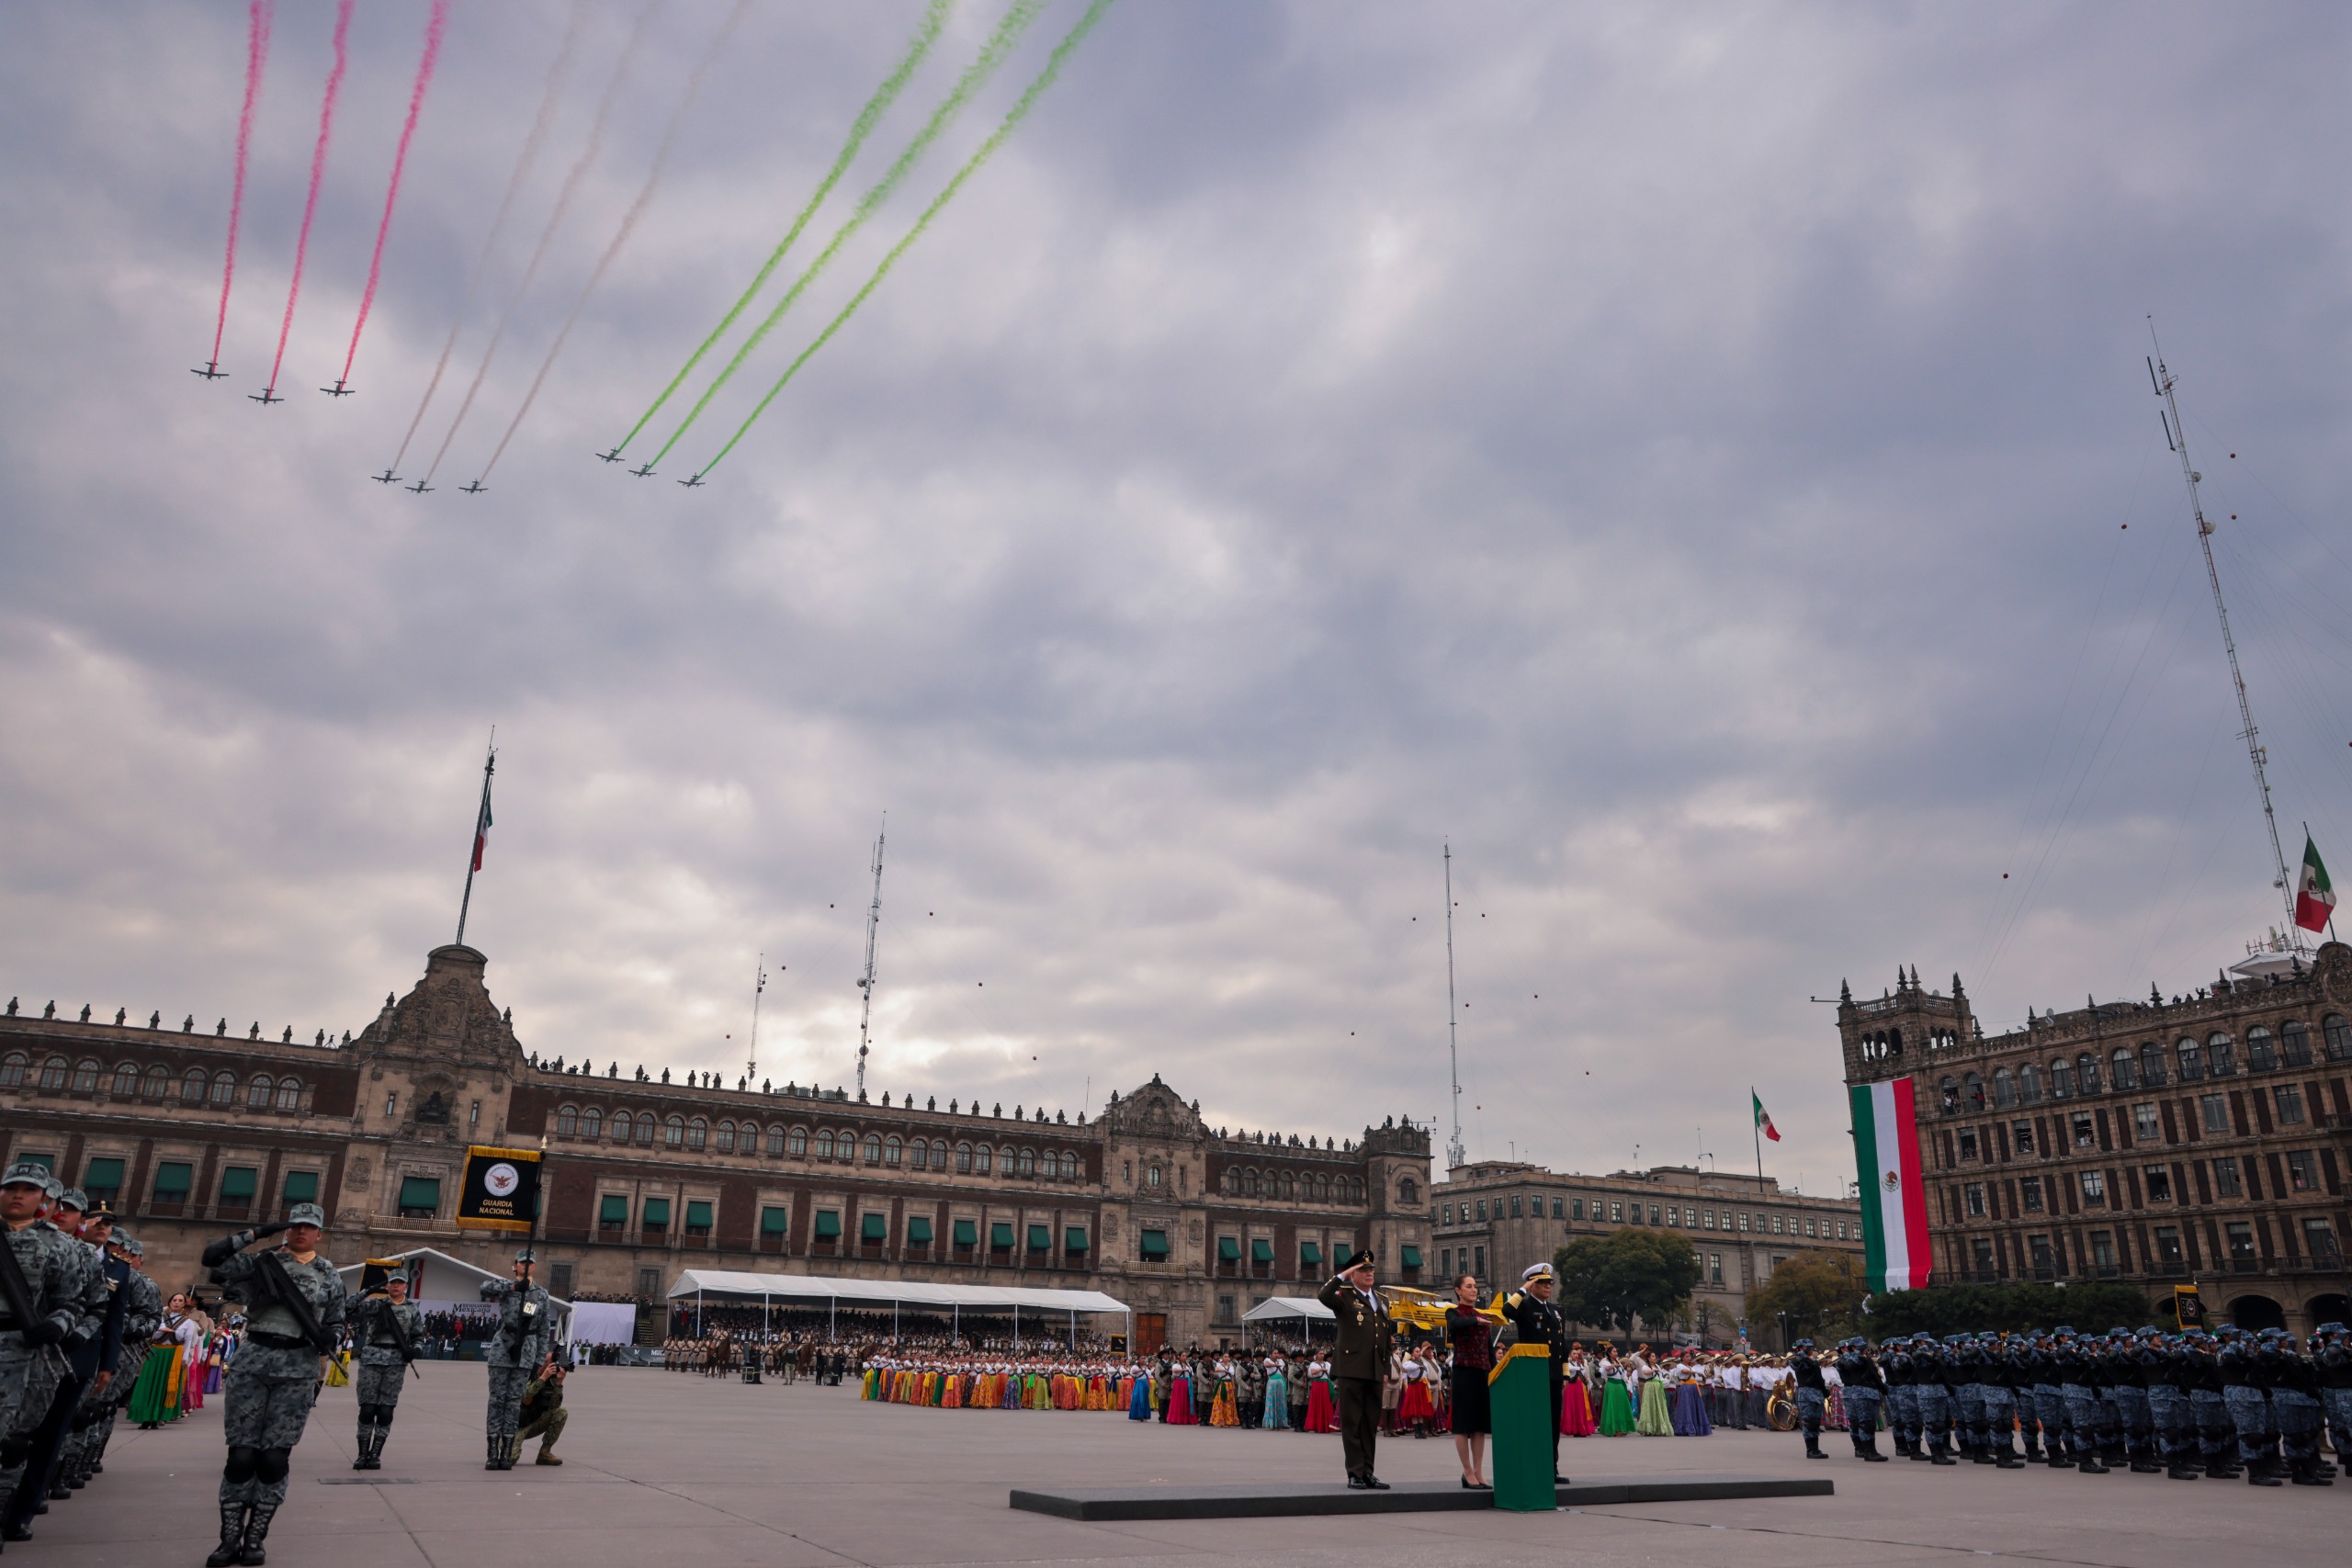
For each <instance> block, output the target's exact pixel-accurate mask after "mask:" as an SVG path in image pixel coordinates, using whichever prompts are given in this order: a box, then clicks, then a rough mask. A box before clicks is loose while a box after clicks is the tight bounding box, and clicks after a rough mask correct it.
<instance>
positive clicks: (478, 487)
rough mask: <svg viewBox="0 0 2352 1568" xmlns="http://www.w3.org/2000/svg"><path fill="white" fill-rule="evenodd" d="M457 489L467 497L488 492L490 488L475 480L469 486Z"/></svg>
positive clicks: (460, 486)
mask: <svg viewBox="0 0 2352 1568" xmlns="http://www.w3.org/2000/svg"><path fill="white" fill-rule="evenodd" d="M489 488H490V487H489V486H488V485H486V484H484V483H482V482H481V480H480V479H476V480H475V481H474V482H473V483H471V484H469V485H459V486H458V489H459V490H461V491H465V492H466V493H467V494H468V495H480V494H481V492H482V491H486V490H488V489H489Z"/></svg>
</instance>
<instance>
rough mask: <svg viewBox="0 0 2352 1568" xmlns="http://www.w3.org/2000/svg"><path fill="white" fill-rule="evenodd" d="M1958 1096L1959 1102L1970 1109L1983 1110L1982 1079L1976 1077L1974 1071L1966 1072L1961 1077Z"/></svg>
mask: <svg viewBox="0 0 2352 1568" xmlns="http://www.w3.org/2000/svg"><path fill="white" fill-rule="evenodd" d="M1960 1098H1961V1103H1962V1104H1963V1105H1965V1106H1967V1107H1968V1109H1970V1110H1971V1111H1982V1110H1984V1109H1985V1080H1984V1079H1983V1078H1981V1077H1977V1076H1976V1075H1975V1074H1974V1073H1970V1074H1968V1075H1967V1076H1966V1077H1963V1078H1962V1079H1961V1084H1960Z"/></svg>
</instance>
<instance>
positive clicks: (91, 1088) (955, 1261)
mask: <svg viewBox="0 0 2352 1568" xmlns="http://www.w3.org/2000/svg"><path fill="white" fill-rule="evenodd" d="M487 963H488V961H487V960H486V959H485V958H484V957H483V955H482V954H481V953H479V952H476V951H475V950H474V949H472V948H469V947H458V946H449V947H442V948H437V949H435V951H434V952H433V953H431V954H430V955H428V957H427V958H426V961H425V970H424V978H423V979H422V980H420V981H419V982H418V983H417V985H416V986H415V987H413V989H411V990H410V991H409V992H408V994H407V995H405V996H403V997H399V998H394V997H391V996H387V997H386V998H385V999H384V1007H383V1010H382V1011H381V1012H380V1013H379V1014H378V1015H377V1017H376V1018H375V1020H374V1021H372V1022H370V1023H369V1024H368V1026H367V1027H366V1028H365V1029H363V1030H361V1031H360V1032H358V1034H357V1036H356V1038H355V1037H353V1036H351V1035H348V1034H346V1035H345V1036H344V1037H343V1038H342V1039H340V1040H331V1039H329V1038H328V1037H327V1036H326V1035H325V1034H324V1033H320V1034H319V1035H317V1036H316V1037H315V1038H314V1039H312V1040H311V1042H310V1043H302V1042H300V1041H297V1040H295V1039H294V1038H293V1032H292V1031H291V1030H290V1029H289V1030H287V1031H285V1032H283V1034H282V1035H281V1036H280V1037H279V1038H277V1039H275V1040H270V1039H265V1038H263V1037H262V1031H261V1029H260V1026H259V1025H258V1024H255V1025H253V1026H251V1027H249V1028H248V1029H246V1030H245V1031H243V1033H242V1036H240V1035H236V1034H232V1033H231V1032H230V1026H229V1023H228V1021H227V1020H225V1019H223V1020H221V1021H219V1022H218V1023H216V1024H215V1025H213V1026H212V1027H210V1028H209V1029H205V1028H203V1027H202V1026H200V1025H198V1023H197V1021H196V1020H195V1019H194V1018H192V1017H190V1018H187V1019H184V1020H182V1021H180V1022H179V1023H178V1024H177V1025H176V1026H175V1025H173V1024H170V1023H168V1022H166V1021H164V1019H163V1017H162V1016H161V1015H160V1014H151V1015H150V1016H149V1018H148V1019H147V1020H146V1021H144V1022H143V1023H141V1022H140V1021H136V1020H134V1019H131V1018H130V1017H129V1016H128V1015H127V1014H126V1013H124V1012H121V1011H118V1012H117V1013H116V1014H115V1016H114V1019H113V1021H107V1020H105V1019H104V1018H98V1019H95V1020H94V1019H93V1018H92V1017H91V1010H90V1009H88V1008H87V1007H84V1008H82V1009H80V1010H79V1012H78V1013H75V1014H64V1013H60V1012H58V1010H56V1009H55V1007H54V1006H53V1005H51V1006H45V1007H43V1008H42V1009H41V1010H40V1016H38V1017H36V1016H33V1015H32V1014H31V1012H30V1011H29V1010H22V1009H20V1008H19V1007H18V1005H17V1003H15V1002H11V1003H10V1004H9V1007H8V1010H7V1015H6V1017H5V1018H0V1110H5V1112H6V1114H5V1117H0V1164H5V1163H6V1162H7V1161H10V1160H16V1159H25V1158H32V1159H38V1160H41V1161H43V1162H44V1163H46V1164H47V1165H49V1167H50V1168H51V1169H52V1170H54V1171H56V1172H57V1173H58V1174H59V1175H60V1176H61V1177H62V1178H63V1179H65V1180H67V1181H68V1182H70V1183H73V1184H74V1185H78V1186H81V1187H83V1188H85V1189H86V1190H88V1191H89V1192H90V1193H91V1194H92V1195H93V1196H94V1197H104V1198H106V1199H107V1201H109V1202H111V1203H112V1205H113V1206H114V1208H115V1209H116V1211H117V1212H118V1213H121V1214H123V1215H124V1216H126V1223H127V1224H129V1225H130V1226H131V1227H133V1228H135V1229H136V1231H137V1232H138V1234H139V1235H140V1236H141V1239H142V1240H143V1241H144V1242H145V1244H146V1247H147V1258H148V1270H149V1272H150V1274H151V1275H152V1276H153V1278H154V1279H155V1280H157V1282H158V1283H159V1284H161V1285H163V1286H164V1289H165V1290H166V1291H167V1292H168V1291H170V1290H173V1289H175V1288H179V1287H181V1286H184V1285H187V1284H191V1283H194V1282H196V1281H197V1280H198V1275H199V1269H198V1264H197V1254H198V1252H199V1251H200V1250H201V1249H202V1247H203V1246H204V1244H205V1243H206V1242H207V1241H209V1240H210V1239H211V1238H212V1237H214V1236H216V1235H220V1234H221V1233H223V1232H224V1231H227V1230H230V1229H233V1228H235V1227H237V1226H241V1225H245V1224H254V1223H257V1222H260V1221H263V1220H267V1219H271V1218H276V1217H280V1216H282V1215H283V1214H284V1213H285V1212H286V1210H287V1208H288V1206H289V1205H291V1204H294V1203H298V1202H306V1201H318V1202H320V1203H322V1204H324V1205H325V1207H326V1211H327V1214H328V1216H329V1221H330V1240H329V1242H328V1251H329V1253H330V1255H331V1256H333V1257H334V1258H336V1259H337V1260H338V1261H344V1262H349V1261H352V1260H356V1259H357V1258H362V1257H367V1256H382V1255H385V1254H388V1253H391V1252H397V1251H403V1250H407V1249H410V1248H413V1247H436V1248H439V1249H440V1250H442V1251H444V1252H447V1253H449V1254H451V1255H452V1256H455V1257H458V1258H463V1259H464V1260H465V1261H467V1262H469V1263H471V1264H474V1265H476V1266H477V1267H481V1268H486V1269H492V1271H494V1272H501V1273H503V1271H504V1258H505V1257H506V1256H507V1255H508V1254H509V1253H510V1252H511V1249H512V1242H511V1240H510V1239H509V1238H507V1237H504V1236H500V1235H496V1234H495V1233H482V1232H477V1231H470V1230H460V1229H459V1228H458V1226H457V1224H455V1221H454V1218H453V1216H454V1213H455V1210H456V1205H457V1201H458V1191H459V1187H460V1180H461V1173H462V1170H463V1168H464V1162H465V1152H466V1148H467V1146H468V1145H473V1144H481V1145H514V1146H524V1147H543V1148H544V1149H545V1151H546V1165H545V1186H546V1191H545V1196H544V1199H543V1210H542V1221H541V1226H540V1235H541V1238H542V1246H541V1248H540V1251H541V1257H542V1258H543V1259H544V1260H545V1265H546V1267H545V1269H544V1271H543V1275H542V1277H543V1279H544V1280H545V1281H546V1282H547V1284H548V1287H549V1289H550V1290H551V1291H553V1292H554V1293H555V1294H556V1295H558V1296H560V1297H564V1298H570V1297H571V1296H572V1295H573V1294H574V1293H575V1292H578V1293H582V1294H589V1295H601V1296H606V1297H628V1296H634V1297H637V1298H639V1299H640V1300H648V1301H652V1300H659V1299H660V1298H661V1296H662V1293H663V1292H665V1291H666V1290H667V1289H668V1287H669V1285H670V1283H671V1281H672V1280H673V1279H675V1277H676V1276H677V1274H678V1272H679V1270H681V1269H684V1268H687V1267H695V1268H705V1269H744V1270H766V1271H783V1272H794V1273H818V1274H836V1275H843V1276H850V1277H858V1278H867V1279H894V1280H939V1281H956V1280H965V1281H984V1282H988V1283H997V1284H1011V1283H1020V1282H1026V1283H1031V1284H1036V1285H1044V1286H1053V1287H1061V1288H1076V1289H1087V1290H1097V1291H1102V1292H1105V1293H1107V1294H1110V1295H1113V1296H1115V1297H1116V1298H1118V1299H1119V1300H1120V1301H1122V1302H1125V1303H1127V1304H1128V1305H1129V1306H1130V1307H1132V1308H1133V1309H1134V1311H1135V1313H1136V1339H1137V1341H1138V1343H1139V1345H1142V1346H1145V1347H1148V1346H1150V1345H1152V1344H1153V1343H1154V1342H1156V1341H1157V1340H1158V1339H1159V1338H1160V1337H1163V1336H1164V1337H1166V1338H1168V1339H1170V1340H1172V1341H1173V1342H1175V1343H1177V1344H1179V1345H1183V1344H1188V1343H1193V1342H1201V1343H1210V1342H1214V1341H1216V1340H1217V1339H1219V1338H1222V1337H1230V1338H1233V1339H1235V1340H1238V1339H1239V1338H1240V1337H1241V1328H1240V1318H1241V1314H1244V1313H1246V1312H1247V1311H1249V1309H1250V1306H1251V1305H1252V1304H1254V1303H1257V1302H1260V1301H1262V1300H1264V1299H1265V1298H1267V1297H1268V1296H1271V1295H1274V1294H1293V1295H1295V1294H1300V1293H1308V1294H1311V1293H1312V1289H1313V1287H1314V1286H1316V1285H1319V1284H1320V1283H1321V1282H1322V1280H1325V1279H1327V1278H1328V1277H1329V1275H1330V1273H1331V1271H1332V1268H1331V1264H1332V1259H1333V1258H1335V1257H1336V1256H1337V1255H1339V1254H1340V1253H1341V1252H1344V1251H1347V1250H1349V1249H1351V1248H1353V1247H1360V1246H1366V1245H1369V1246H1371V1247H1375V1248H1377V1249H1378V1251H1379V1253H1380V1256H1381V1258H1382V1273H1383V1276H1384V1278H1386V1279H1389V1280H1400V1279H1401V1280H1404V1281H1405V1282H1407V1283H1415V1282H1424V1281H1425V1280H1427V1278H1428V1277H1429V1276H1430V1274H1431V1273H1432V1272H1433V1270H1432V1269H1430V1267H1429V1266H1430V1264H1431V1263H1433V1262H1434V1259H1433V1258H1430V1256H1429V1247H1430V1212H1431V1195H1430V1142H1429V1134H1428V1131H1427V1130H1426V1129H1424V1128H1421V1127H1418V1126H1415V1125H1413V1124H1412V1123H1410V1122H1404V1121H1401V1120H1397V1119H1393V1118H1392V1119H1389V1120H1387V1121H1385V1122H1383V1124H1382V1125H1380V1126H1377V1127H1373V1126H1367V1127H1366V1128H1365V1129H1364V1131H1363V1134H1362V1136H1361V1137H1358V1138H1352V1139H1348V1140H1345V1141H1341V1140H1337V1139H1334V1138H1330V1137H1325V1138H1321V1139H1319V1140H1317V1139H1314V1138H1302V1137H1300V1136H1299V1135H1297V1134H1290V1135H1288V1136H1282V1135H1277V1134H1268V1133H1255V1134H1233V1133H1227V1132H1226V1131H1224V1130H1221V1129H1214V1128H1211V1127H1209V1126H1208V1125H1206V1124H1205V1123H1204V1122H1203V1120H1202V1118H1201V1115H1200V1111H1199V1103H1198V1101H1196V1100H1195V1101H1191V1102H1187V1101H1186V1100H1183V1099H1182V1097H1180V1096H1179V1094H1178V1093H1177V1091H1176V1090H1175V1089H1173V1088H1171V1087H1170V1086H1168V1085H1166V1084H1164V1083H1162V1082H1161V1081H1160V1080H1159V1077H1157V1076H1155V1077H1153V1078H1152V1080H1151V1081H1150V1082H1149V1083H1148V1084H1144V1085H1142V1086H1140V1087H1138V1088H1137V1089H1135V1090H1133V1091H1132V1092H1130V1093H1127V1094H1125V1095H1115V1094H1114V1096H1113V1097H1112V1100H1111V1102H1110V1103H1109V1105H1107V1106H1106V1107H1104V1108H1103V1110H1102V1111H1100V1113H1098V1114H1096V1115H1095V1116H1093V1117H1092V1118H1091V1120H1090V1119H1083V1118H1082V1119H1080V1120H1079V1121H1076V1122H1072V1121H1070V1120H1069V1119H1068V1116H1067V1113H1056V1114H1055V1115H1054V1116H1053V1117H1052V1118H1051V1119H1050V1120H1049V1119H1048V1118H1047V1116H1046V1112H1045V1111H1042V1110H1032V1109H1030V1108H1027V1107H1019V1106H1016V1107H1015V1108H1014V1109H1013V1110H1012V1111H1011V1112H1009V1113H1008V1112H1007V1111H1005V1110H1004V1108H1003V1107H1002V1106H1001V1105H990V1106H989V1107H988V1108H987V1109H985V1110H983V1109H982V1108H981V1106H980V1105H979V1104H978V1102H977V1101H974V1102H972V1103H970V1104H965V1103H963V1102H961V1101H960V1100H948V1102H947V1103H946V1104H945V1105H944V1106H943V1105H941V1104H939V1103H938V1102H937V1100H935V1099H926V1100H924V1101H923V1102H922V1104H921V1105H917V1104H916V1103H915V1100H914V1097H913V1096H911V1095H908V1096H906V1097H904V1098H903V1099H901V1100H896V1101H894V1100H892V1099H891V1098H890V1097H889V1096H887V1095H885V1096H884V1097H882V1099H881V1100H880V1102H879V1103H867V1102H865V1100H862V1099H860V1100H854V1099H852V1098H851V1097H850V1096H848V1095H847V1094H845V1093H844V1092H842V1090H839V1089H825V1090H819V1089H811V1088H803V1087H800V1086H797V1085H788V1086H783V1087H779V1088H770V1087H763V1086H753V1085H751V1084H748V1083H743V1084H740V1085H739V1087H737V1088H735V1089H728V1088H726V1087H724V1084H723V1082H719V1081H717V1080H715V1079H712V1078H709V1077H705V1076H704V1075H693V1077H694V1080H695V1081H693V1082H682V1083H674V1084H673V1083H669V1082H665V1081H655V1080H654V1079H652V1078H650V1077H647V1076H646V1075H644V1073H643V1071H642V1069H636V1070H633V1071H632V1072H631V1073H630V1075H629V1076H627V1077H624V1076H622V1075H621V1073H620V1070H619V1068H618V1067H617V1066H606V1067H605V1069H604V1070H603V1071H601V1072H590V1071H586V1070H583V1069H582V1067H581V1066H577V1065H572V1066H566V1065H564V1064H563V1062H562V1059H561V1057H560V1056H552V1055H549V1056H544V1057H543V1056H542V1055H538V1054H537V1053H526V1051H525V1050H524V1048H523V1047H522V1045H521V1044H520V1043H518V1042H517V1040H516V1037H515V1029H514V1022H513V1018H512V1014H511V1013H510V1012H506V1011H502V1010H500V1009H499V1008H498V1007H497V1005H496V1004H495V1003H494V1002H493V1001H492V998H491V994H490V991H489V989H488V987H487V986H486V985H485V983H484V971H485V969H486V967H487ZM663 1077H665V1078H666V1077H667V1074H664V1075H663Z"/></svg>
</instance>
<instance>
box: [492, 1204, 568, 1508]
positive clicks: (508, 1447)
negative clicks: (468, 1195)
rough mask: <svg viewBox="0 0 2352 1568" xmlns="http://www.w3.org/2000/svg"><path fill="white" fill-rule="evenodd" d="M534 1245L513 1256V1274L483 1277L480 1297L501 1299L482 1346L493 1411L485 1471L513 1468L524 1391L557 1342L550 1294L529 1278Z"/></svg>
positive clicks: (520, 1451)
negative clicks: (511, 1276) (512, 1276)
mask: <svg viewBox="0 0 2352 1568" xmlns="http://www.w3.org/2000/svg"><path fill="white" fill-rule="evenodd" d="M535 1261H536V1259H534V1258H532V1256H531V1249H530V1248H529V1247H525V1248H524V1249H523V1250H522V1251H520V1252H518V1253H516V1254H515V1279H514V1281H513V1282H512V1283H511V1284H510V1283H508V1282H507V1281H505V1280H483V1281H482V1286H481V1299H482V1300H484V1301H486V1302H496V1303H499V1310H498V1332H497V1333H495V1334H493V1335H492V1336H491V1337H490V1343H489V1344H488V1345H486V1346H484V1347H483V1348H482V1359H483V1360H484V1361H485V1362H487V1363H489V1367H490V1411H489V1415H488V1417H487V1420H486V1423H485V1426H486V1430H487V1432H488V1435H489V1438H490V1460H489V1462H487V1463H486V1464H484V1465H483V1466H482V1468H483V1469H484V1470H512V1469H514V1468H515V1460H516V1458H517V1457H519V1456H520V1454H521V1453H522V1449H523V1445H522V1443H521V1441H520V1440H519V1439H517V1438H516V1437H515V1429H516V1427H519V1426H520V1425H521V1422H522V1416H523V1391H524V1389H525V1388H526V1386H527V1385H528V1384H529V1382H530V1381H531V1373H532V1372H533V1371H535V1370H537V1367H538V1364H539V1363H540V1362H541V1361H544V1360H546V1359H547V1355H548V1346H549V1345H550V1344H551V1343H552V1342H553V1338H554V1336H553V1332H552V1319H553V1314H551V1313H550V1312H549V1311H548V1303H549V1301H550V1300H551V1299H552V1298H550V1297H549V1296H548V1293H547V1292H545V1291H543V1290H541V1289H539V1287H538V1286H537V1285H535V1284H533V1283H532V1282H531V1265H532V1264H533V1262H535Z"/></svg>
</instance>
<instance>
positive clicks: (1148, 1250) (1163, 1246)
mask: <svg viewBox="0 0 2352 1568" xmlns="http://www.w3.org/2000/svg"><path fill="white" fill-rule="evenodd" d="M1143 1255H1144V1256H1145V1257H1146V1258H1165V1257H1167V1256H1168V1233H1167V1232H1166V1231H1146V1232H1144V1233H1143Z"/></svg>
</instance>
